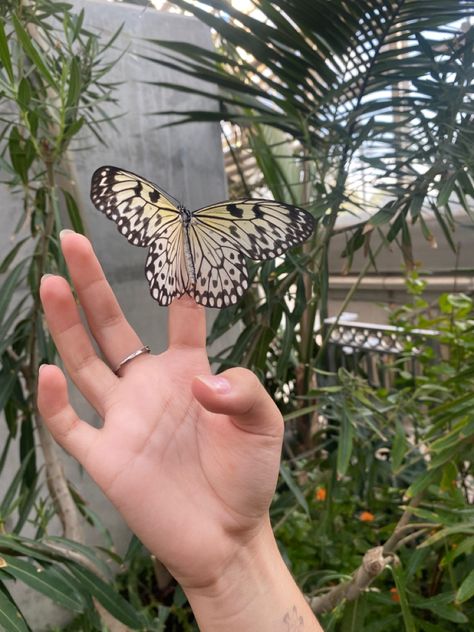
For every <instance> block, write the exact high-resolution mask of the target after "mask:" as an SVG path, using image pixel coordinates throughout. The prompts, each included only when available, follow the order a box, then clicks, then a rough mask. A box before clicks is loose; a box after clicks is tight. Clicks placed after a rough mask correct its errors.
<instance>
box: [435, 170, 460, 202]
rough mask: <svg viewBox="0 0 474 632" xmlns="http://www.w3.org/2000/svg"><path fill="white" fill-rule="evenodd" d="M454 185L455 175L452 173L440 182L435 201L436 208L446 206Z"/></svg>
mask: <svg viewBox="0 0 474 632" xmlns="http://www.w3.org/2000/svg"><path fill="white" fill-rule="evenodd" d="M455 184H456V174H455V173H453V174H452V175H450V176H449V177H447V178H445V179H444V180H442V181H441V183H440V187H439V193H438V198H437V200H436V202H437V204H438V206H446V204H447V203H448V202H449V198H450V197H451V193H452V191H453V188H454V185H455Z"/></svg>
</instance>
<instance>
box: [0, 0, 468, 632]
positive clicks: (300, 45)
mask: <svg viewBox="0 0 474 632" xmlns="http://www.w3.org/2000/svg"><path fill="white" fill-rule="evenodd" d="M168 4H172V5H174V6H175V7H177V8H178V9H179V10H181V11H187V12H190V13H193V14H195V15H196V16H197V17H198V18H199V19H201V20H203V21H204V22H205V23H207V24H208V25H209V26H211V28H213V29H214V30H215V32H216V42H217V44H218V48H217V50H216V52H215V53H214V52H209V51H207V50H204V49H199V48H198V47H196V46H192V45H190V44H186V43H183V42H172V41H166V42H164V41H155V42H148V43H145V42H144V47H143V50H144V52H143V55H144V56H145V57H146V58H148V59H154V60H156V62H157V63H159V64H165V65H166V66H167V67H169V68H171V69H179V70H181V71H183V70H184V71H185V72H187V73H189V74H190V75H191V76H194V77H198V78H200V79H206V80H208V81H209V82H211V83H212V84H216V85H218V86H219V88H220V90H221V91H220V94H219V97H217V98H218V101H219V105H220V111H219V112H218V113H212V112H203V111H192V112H184V113H183V120H184V121H187V120H207V121H208V120H219V121H226V123H227V127H224V131H225V132H226V133H227V136H229V134H228V132H229V129H231V130H233V131H234V132H235V136H236V138H237V140H238V142H237V143H235V142H234V143H233V145H232V143H231V146H232V150H233V152H234V155H235V158H236V162H237V166H238V169H239V166H240V170H239V173H240V174H241V191H244V192H247V191H252V190H258V188H262V187H264V188H265V189H267V190H269V192H270V193H271V194H272V195H273V196H274V197H275V198H277V199H282V200H285V201H288V202H292V203H296V204H298V205H302V206H305V207H306V208H308V209H309V210H311V212H312V213H313V214H314V215H315V217H316V218H317V220H318V227H317V230H316V231H315V235H314V238H313V240H312V242H311V243H308V244H307V245H305V246H304V247H303V248H301V249H300V250H299V251H297V252H292V253H291V254H289V255H288V256H287V257H286V258H285V259H281V260H277V261H275V262H268V263H265V264H263V265H255V266H254V267H253V270H252V274H253V278H254V280H255V285H254V288H253V291H251V292H249V293H248V294H247V295H246V297H245V299H244V300H243V301H242V302H241V303H240V304H239V305H238V306H236V307H235V308H232V309H229V310H225V311H223V312H222V313H221V314H220V316H219V318H218V319H217V321H216V323H215V326H214V329H213V331H212V333H211V336H210V341H215V340H217V339H218V338H219V337H220V336H222V335H223V334H224V333H225V332H227V331H228V330H229V329H230V328H232V327H234V326H235V325H238V326H239V328H240V332H241V333H240V335H239V337H238V340H237V341H236V344H235V345H232V347H231V348H228V349H226V350H225V351H224V352H222V353H221V354H220V355H219V357H218V358H216V360H217V361H218V362H219V363H220V366H221V367H222V368H223V367H227V366H229V365H234V364H243V365H246V366H249V367H250V368H252V369H253V370H254V371H256V372H257V373H258V374H259V375H260V376H261V379H262V380H264V381H265V384H266V386H267V388H268V389H269V391H270V392H271V393H272V395H273V396H274V397H275V399H276V400H277V401H278V402H279V403H280V405H281V407H282V410H283V412H284V413H285V415H286V417H287V419H288V432H287V437H286V442H285V460H284V463H283V465H282V469H281V474H282V476H281V483H280V485H279V488H278V491H277V495H276V498H275V501H274V504H273V507H272V518H273V523H274V527H275V532H276V535H277V538H278V540H279V543H280V546H281V549H282V551H283V554H284V555H285V557H286V559H287V561H288V563H289V565H290V567H291V568H292V571H293V572H294V574H295V576H296V578H297V580H298V581H299V583H300V585H301V586H302V588H303V590H304V591H305V592H306V594H307V595H308V596H309V598H310V599H311V603H312V605H313V607H314V609H315V610H316V611H317V612H318V613H320V615H319V616H320V618H321V621H322V623H323V625H324V626H325V629H327V630H341V631H342V632H346V631H348V630H358V629H364V630H365V629H368V630H371V631H372V630H373V631H376V630H379V629H382V627H383V628H384V629H385V630H400V629H402V626H403V628H404V629H406V630H409V631H410V632H411V631H412V630H413V631H414V630H421V631H426V632H435V631H441V630H445V629H447V627H449V628H451V627H453V626H456V629H459V630H466V631H467V630H469V629H471V628H472V623H473V622H474V613H473V605H472V597H473V595H474V573H473V571H472V566H473V557H474V554H473V544H474V533H473V526H472V525H473V510H472V501H473V490H472V485H473V481H472V475H471V471H470V468H471V467H472V437H473V434H474V418H473V413H472V410H473V405H472V404H473V402H472V399H473V395H472V393H473V392H474V391H473V388H472V387H473V379H474V362H473V343H472V339H473V338H472V331H473V321H474V319H473V305H472V299H471V298H470V297H468V296H463V295H458V294H446V295H443V296H440V297H439V300H438V302H437V304H436V305H431V304H427V302H426V301H424V299H423V295H422V292H423V289H424V288H423V281H422V280H421V279H420V278H419V277H418V275H417V273H416V272H414V270H413V269H414V261H415V258H416V253H415V252H413V243H412V239H411V232H412V230H411V226H412V225H413V224H420V225H421V227H422V230H423V233H424V235H425V238H426V239H427V240H428V241H430V240H432V235H431V233H430V230H429V225H428V222H427V218H430V219H435V220H436V221H437V222H438V223H439V225H440V227H441V230H442V232H443V234H444V237H445V240H446V243H445V244H443V247H450V248H453V249H455V247H456V246H455V229H456V226H457V224H458V223H459V221H460V218H461V217H462V222H464V223H472V209H471V205H472V197H473V191H474V189H473V184H472V176H473V167H474V165H473V153H472V146H473V143H472V134H473V127H472V114H473V109H472V73H473V66H472V59H473V40H474V30H473V28H472V27H471V28H469V27H468V24H467V23H466V19H467V18H468V17H469V16H470V15H472V13H473V9H474V3H473V2H469V1H466V0H464V1H463V0H457V1H453V0H447V1H446V0H444V1H443V2H439V1H436V0H431V1H429V0H422V1H419V0H417V1H416V2H414V1H410V0H391V1H388V0H372V1H365V0H364V1H363V2H357V3H346V2H328V0H316V1H312V2H305V1H304V0H293V1H292V0H279V1H278V2H267V1H266V0H258V2H255V6H256V7H257V8H258V9H259V11H260V15H259V17H258V19H255V17H253V16H249V15H247V14H246V13H243V12H241V11H239V10H238V8H235V7H234V6H233V5H231V4H229V3H228V2H224V1H220V0H212V1H211V0H206V1H205V2H202V3H200V4H199V5H197V4H196V3H191V2H186V1H184V0H174V1H173V2H170V3H168ZM262 15H263V17H264V18H265V19H264V20H262ZM81 16H82V14H78V15H75V14H74V12H72V11H71V9H70V7H68V5H67V4H65V3H61V2H52V1H49V0H44V1H43V0H42V1H41V2H34V3H26V2H20V1H15V0H13V1H11V2H9V3H6V4H5V5H4V6H2V18H3V20H2V23H1V24H2V29H1V31H0V62H1V84H0V88H1V98H2V102H3V103H4V104H7V108H6V110H7V114H6V115H4V127H3V134H2V137H1V140H2V143H3V144H2V154H1V156H2V165H1V166H2V171H3V173H4V174H6V180H7V181H8V183H9V185H10V186H12V187H13V188H16V189H17V190H18V191H20V192H21V194H22V196H23V199H24V207H23V208H24V215H23V217H22V218H21V220H20V221H22V222H23V221H25V220H26V221H28V223H29V225H30V233H31V237H30V238H29V239H28V245H30V247H31V250H32V254H31V255H28V256H25V257H24V258H23V259H20V257H21V256H22V255H21V245H19V246H18V247H15V248H14V249H13V250H12V251H11V252H10V253H8V254H7V256H6V257H5V259H4V261H3V263H2V267H1V268H0V269H1V271H2V272H4V273H5V275H6V276H5V280H4V281H3V286H2V288H1V289H0V297H1V298H0V306H1V310H0V317H1V318H0V323H1V327H2V336H0V338H1V339H2V350H1V353H2V370H1V373H0V377H1V381H0V398H1V404H2V407H3V409H4V411H5V418H6V421H7V424H8V427H9V431H10V435H11V440H10V441H9V442H8V443H7V445H6V446H5V448H4V450H3V454H2V457H1V459H0V466H1V467H0V471H1V469H2V468H3V465H4V462H5V458H6V454H7V452H8V450H9V449H10V448H11V446H12V445H13V444H14V443H15V441H16V442H17V443H18V444H19V449H20V451H21V455H22V462H23V464H22V467H21V468H20V470H19V471H18V474H17V476H16V477H15V478H14V480H13V481H12V483H11V486H10V488H9V489H8V491H7V494H6V496H5V498H4V499H3V501H2V504H1V513H0V521H2V522H3V523H4V522H5V519H6V517H7V516H9V515H13V514H14V515H15V516H17V515H18V519H17V520H16V521H15V527H14V529H13V530H12V531H11V532H9V533H5V534H4V535H2V536H1V539H0V556H1V557H2V559H3V560H4V561H5V562H6V565H4V566H3V568H0V582H1V583H0V612H1V615H0V616H1V617H3V619H0V625H1V624H3V625H4V626H5V627H6V629H18V630H25V629H28V625H27V623H26V621H25V620H24V618H23V617H22V615H21V613H18V607H17V604H15V602H14V600H13V598H12V596H11V594H10V592H9V591H8V585H9V582H11V581H12V579H13V578H16V579H18V580H20V581H24V582H26V583H29V585H31V586H33V587H34V588H35V589H36V590H38V591H39V592H42V593H44V594H47V595H49V596H50V597H51V598H52V599H54V600H55V601H57V602H59V603H61V604H62V605H64V606H66V607H67V608H69V609H70V610H71V612H73V613H76V614H77V617H76V619H75V621H74V622H73V623H72V624H71V626H70V627H69V629H71V630H72V629H77V630H100V629H101V626H103V625H104V623H106V624H107V625H108V626H109V629H114V628H115V626H116V625H117V620H118V621H120V622H121V623H122V624H125V625H126V626H128V627H129V628H130V629H146V630H160V629H167V630H188V629H189V630H190V629H194V624H193V621H192V616H191V614H190V612H189V609H188V608H187V606H186V604H185V600H184V598H183V594H182V592H181V591H180V589H179V588H178V587H176V586H174V584H173V583H172V582H170V581H169V578H168V580H166V578H165V580H164V581H163V573H162V572H161V571H162V569H160V568H159V566H157V565H156V564H155V565H154V564H153V563H152V561H151V560H150V559H149V557H148V556H147V554H146V552H145V551H143V549H142V547H141V545H140V544H139V543H138V542H136V541H135V540H132V542H131V545H130V548H129V551H128V552H127V554H126V555H125V557H124V558H123V559H118V558H115V560H116V561H117V562H118V563H119V564H121V565H122V567H123V569H124V570H123V572H122V573H121V574H120V575H119V576H118V578H117V579H116V582H115V583H114V584H113V586H109V584H108V581H110V579H111V577H112V571H111V568H110V565H109V564H106V563H105V561H104V558H103V557H102V556H101V555H100V552H99V551H98V550H96V549H92V548H91V547H86V546H85V545H84V544H82V543H81V534H80V529H79V528H78V525H79V524H80V521H79V520H78V516H79V513H83V514H87V504H84V501H83V500H82V499H80V498H78V497H76V496H74V494H72V493H71V492H70V491H67V490H68V486H67V482H66V481H65V479H64V477H63V476H62V474H61V467H60V464H58V463H57V462H55V461H54V459H53V457H51V458H48V456H46V465H47V467H49V468H50V469H51V471H52V472H53V474H52V475H49V476H48V478H49V480H50V481H53V485H52V487H51V489H50V494H51V502H49V503H46V504H45V505H44V506H35V498H36V495H37V485H38V481H39V478H38V472H37V469H36V467H35V454H34V450H33V445H34V439H33V420H34V421H35V425H36V426H37V428H38V430H39V437H40V443H41V449H42V450H43V453H44V454H45V455H48V454H49V452H48V450H49V449H50V443H49V441H50V440H49V439H48V436H47V433H45V432H44V431H43V430H42V426H41V420H40V419H38V418H36V419H35V415H36V412H35V409H34V404H33V402H34V400H35V383H34V375H35V373H36V369H37V365H38V363H39V362H40V361H41V360H47V361H48V362H51V361H54V357H55V351H54V349H53V347H52V345H51V342H50V340H49V338H48V335H47V333H46V332H45V331H44V330H43V326H42V322H41V320H40V318H38V316H39V305H38V301H37V291H38V279H39V278H40V276H41V274H42V273H43V272H44V271H45V269H46V268H48V269H50V270H59V271H60V272H62V273H64V266H63V263H62V260H61V257H60V254H59V250H58V248H57V243H58V242H57V233H58V230H59V229H60V227H61V223H60V219H59V213H58V200H60V199H62V201H63V202H64V203H65V205H66V207H67V210H68V212H69V219H70V222H71V225H72V226H73V227H74V228H75V229H77V230H81V228H82V227H81V219H80V212H79V208H78V206H77V204H76V203H75V201H74V197H73V196H72V195H71V194H70V193H69V192H68V191H61V189H60V187H59V186H58V184H57V182H56V174H57V173H60V171H61V168H62V161H63V159H64V155H65V152H67V150H68V146H69V143H70V141H71V139H72V138H73V137H74V135H75V134H77V133H78V132H79V130H80V128H81V126H83V125H89V126H90V127H91V128H92V129H97V128H96V126H97V124H98V119H103V118H107V115H105V116H104V112H103V111H102V110H101V108H102V104H103V103H104V102H106V101H108V100H111V99H113V93H112V90H113V86H112V85H110V84H108V83H107V81H106V79H105V77H106V73H107V70H108V68H109V66H108V65H107V63H105V62H104V61H103V52H104V50H105V49H107V47H108V44H107V43H105V44H103V43H100V41H99V40H98V39H97V38H95V37H92V36H91V34H90V33H88V32H87V31H85V30H84V29H83V27H82V20H83V16H82V17H81ZM52 23H54V24H55V27H56V28H61V29H62V31H63V33H64V42H65V43H64V45H63V46H59V47H58V46H57V41H56V39H55V38H54V36H53V31H51V28H50V24H52ZM109 45H110V43H109ZM168 87H170V86H169V84H163V83H160V84H159V85H158V89H161V90H163V89H166V88H168ZM173 87H174V88H176V86H175V85H173ZM181 89H182V90H183V92H186V91H189V90H190V88H189V86H187V85H185V83H183V85H182V87H181ZM206 94H207V93H206ZM173 113H174V112H173ZM160 114H163V112H161V113H160ZM150 124H152V123H150ZM229 126H231V127H229ZM247 149H249V150H251V152H252V155H253V156H254V159H255V163H256V165H257V168H258V171H257V173H258V177H257V178H255V179H254V180H253V181H252V178H250V179H249V178H247V177H246V173H245V170H244V169H243V166H242V164H240V165H239V157H240V156H241V155H242V150H247ZM362 184H363V185H364V191H365V195H364V196H363V197H362V196H361V195H360V191H361V188H362ZM344 213H346V214H347V213H354V214H356V215H357V217H360V221H359V222H358V223H357V224H355V225H353V226H352V227H350V228H344V229H339V228H338V224H337V221H338V218H339V217H340V216H341V214H344ZM341 232H342V234H344V236H345V238H346V247H345V250H344V255H345V257H346V259H347V268H348V269H349V268H350V266H351V263H352V261H353V258H354V255H355V253H356V252H357V251H363V254H364V255H365V257H366V259H365V261H366V264H365V265H364V268H363V270H362V273H361V277H362V276H363V274H364V273H365V272H367V271H368V270H369V269H370V268H371V267H374V266H376V262H377V258H379V257H381V256H383V253H384V251H385V249H386V248H387V247H388V246H389V245H396V246H398V247H399V248H400V250H401V252H402V254H403V257H404V259H405V263H406V267H407V270H408V271H409V272H410V276H409V277H408V287H409V291H410V292H411V294H412V297H413V298H412V300H411V302H410V303H409V304H407V306H406V307H405V308H404V309H402V310H400V312H399V313H398V314H396V315H395V316H394V322H395V323H396V324H397V325H398V326H400V327H402V328H403V329H406V330H410V331H411V330H412V329H413V328H414V327H424V328H427V327H429V328H433V329H437V330H438V331H439V332H440V336H439V341H440V343H441V352H442V355H441V356H434V355H433V349H432V347H429V346H424V347H423V352H422V354H421V355H420V357H419V365H420V367H421V369H422V370H421V371H420V372H419V373H418V374H417V375H413V374H412V373H410V372H407V371H406V364H405V363H404V358H403V357H402V358H401V359H400V364H399V366H395V367H394V371H393V380H392V387H391V388H390V389H384V388H374V387H373V386H370V385H369V383H368V381H367V379H366V376H365V375H363V374H362V372H361V371H360V369H359V367H355V370H354V371H353V372H351V373H349V372H347V371H345V370H343V369H342V368H341V369H340V370H339V371H338V373H337V375H330V374H328V371H327V369H328V345H327V339H328V335H329V332H328V329H327V328H325V327H324V320H325V317H326V316H327V315H328V297H329V291H330V285H329V281H330V279H329V267H328V254H329V250H330V248H331V244H332V242H333V239H334V237H335V235H340V234H341ZM25 246H27V244H26V243H25ZM22 281H23V282H24V283H26V284H27V288H28V289H27V291H26V292H25V295H24V297H23V298H22V299H20V301H19V302H18V303H17V304H16V305H13V304H11V300H12V297H13V294H14V293H13V290H14V288H15V287H16V286H17V285H18V284H19V283H20V282H22ZM349 298H350V296H348V299H349ZM321 323H323V325H321ZM406 354H407V355H408V356H410V355H411V354H413V348H407V349H406ZM55 485H58V486H59V487H55ZM65 490H66V494H65V497H66V498H67V499H68V502H69V503H70V504H69V506H68V508H72V511H73V512H74V515H75V519H74V520H73V521H72V522H71V523H68V521H67V519H66V518H65V516H66V515H68V512H67V511H65V508H64V506H62V505H61V503H60V502H59V501H58V498H62V496H63V492H64V491H65ZM53 513H56V514H58V515H59V516H60V517H61V518H62V521H63V527H64V534H65V538H60V539H58V540H57V541H56V542H52V540H51V538H47V537H45V536H46V535H47V529H48V521H49V519H50V517H51V515H53ZM89 517H90V516H89ZM27 520H28V521H30V522H33V524H35V525H36V527H37V532H36V536H35V537H34V538H33V539H27V538H25V536H24V535H23V527H24V524H25V522H26V521H27ZM72 540H74V541H75V542H73V541H72ZM377 547H381V549H380V550H379V549H377V551H378V553H379V558H378V559H379V561H380V567H379V569H378V572H377V573H374V577H371V578H370V579H371V580H375V581H373V582H372V583H370V582H369V581H365V580H364V578H362V579H361V576H360V574H357V573H355V571H356V570H357V569H358V568H360V565H361V561H362V559H363V558H364V555H366V553H367V551H373V550H374V549H376V548H377ZM107 557H108V559H110V558H111V557H113V553H112V552H111V551H110V550H108V551H107ZM38 566H39V567H41V569H42V570H43V572H42V573H41V581H38V573H37V571H36V569H37V568H38ZM353 574H354V575H353ZM351 577H352V579H351ZM105 580H107V581H105ZM91 595H92V597H91ZM108 612H110V613H112V615H113V617H114V619H112V620H111V619H110V617H109V614H107V613H108ZM8 626H10V627H8ZM11 626H15V627H11Z"/></svg>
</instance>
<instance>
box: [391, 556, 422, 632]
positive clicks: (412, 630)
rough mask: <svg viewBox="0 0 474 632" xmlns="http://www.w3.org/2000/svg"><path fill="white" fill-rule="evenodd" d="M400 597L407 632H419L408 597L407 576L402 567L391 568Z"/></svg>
mask: <svg viewBox="0 0 474 632" xmlns="http://www.w3.org/2000/svg"><path fill="white" fill-rule="evenodd" d="M391 570H392V574H393V577H394V579H395V585H396V587H397V591H398V595H399V597H400V608H401V610H402V616H403V622H404V624H405V632H417V630H416V625H415V621H414V618H413V615H412V612H411V609H410V604H409V603H408V597H407V593H406V587H405V576H404V573H403V569H402V568H401V566H400V565H397V566H392V567H391Z"/></svg>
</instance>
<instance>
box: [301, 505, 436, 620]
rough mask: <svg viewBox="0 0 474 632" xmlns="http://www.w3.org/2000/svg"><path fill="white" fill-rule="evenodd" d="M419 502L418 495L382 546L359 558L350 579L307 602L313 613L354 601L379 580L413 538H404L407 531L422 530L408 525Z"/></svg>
mask: <svg viewBox="0 0 474 632" xmlns="http://www.w3.org/2000/svg"><path fill="white" fill-rule="evenodd" d="M420 501H421V495H418V496H415V497H414V498H413V499H412V501H411V502H410V503H409V505H408V506H407V508H406V509H405V511H404V512H403V514H402V516H401V518H400V520H399V521H398V523H397V526H396V527H395V529H394V531H393V533H392V535H391V536H390V538H389V539H388V540H387V541H386V542H385V544H384V545H383V546H376V547H374V548H372V549H369V550H368V551H367V552H366V554H365V555H364V557H363V558H362V564H361V565H360V566H359V568H358V569H357V570H356V571H355V572H354V573H353V575H352V577H351V579H349V580H347V581H345V582H343V583H342V584H339V585H338V586H335V587H334V588H332V589H331V590H329V591H328V592H327V593H326V594H324V595H321V596H320V597H313V598H312V599H309V604H310V606H311V608H312V610H313V612H314V613H315V614H320V613H322V612H328V611H329V610H332V609H333V608H334V607H335V606H336V605H337V604H338V603H340V602H341V601H343V600H346V601H353V600H354V599H357V597H359V595H360V594H361V593H363V592H364V591H365V590H367V588H368V587H369V586H370V584H371V583H372V582H373V581H374V579H375V578H376V577H378V576H379V575H380V574H381V573H382V572H383V571H384V570H385V568H386V566H387V565H388V564H391V563H392V562H394V561H396V559H397V556H396V553H395V552H396V551H397V550H398V549H399V548H400V546H402V545H403V544H404V543H406V542H408V541H409V540H410V539H413V538H412V537H411V536H407V535H406V531H407V529H410V528H414V529H418V530H417V531H416V533H415V534H411V535H413V536H414V535H421V534H422V533H424V532H425V529H424V528H423V529H419V524H413V525H409V524H408V523H409V521H410V518H411V516H412V513H411V509H412V508H413V507H416V506H417V505H418V504H419V503H420Z"/></svg>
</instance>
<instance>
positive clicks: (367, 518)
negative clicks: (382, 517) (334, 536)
mask: <svg viewBox="0 0 474 632" xmlns="http://www.w3.org/2000/svg"><path fill="white" fill-rule="evenodd" d="M359 520H362V522H372V520H375V516H374V514H373V513H370V511H363V512H362V513H361V514H360V516H359Z"/></svg>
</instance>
